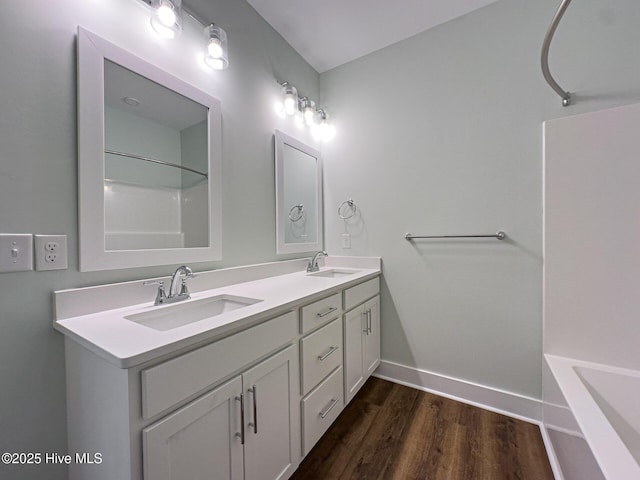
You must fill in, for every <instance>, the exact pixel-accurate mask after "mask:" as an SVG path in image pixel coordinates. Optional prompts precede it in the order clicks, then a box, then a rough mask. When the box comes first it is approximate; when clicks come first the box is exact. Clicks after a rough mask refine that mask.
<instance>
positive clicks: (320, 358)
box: [318, 345, 339, 362]
mask: <svg viewBox="0 0 640 480" xmlns="http://www.w3.org/2000/svg"><path fill="white" fill-rule="evenodd" d="M338 348H339V347H337V346H336V345H331V346H330V347H329V350H327V353H325V354H324V355H318V360H320V361H321V362H323V361H324V360H325V358H327V357H328V356H329V355H331V354H332V353H333V352H335V351H336V350H338Z"/></svg>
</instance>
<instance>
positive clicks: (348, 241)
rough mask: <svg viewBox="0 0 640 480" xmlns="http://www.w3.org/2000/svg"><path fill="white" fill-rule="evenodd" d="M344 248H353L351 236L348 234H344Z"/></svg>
mask: <svg viewBox="0 0 640 480" xmlns="http://www.w3.org/2000/svg"><path fill="white" fill-rule="evenodd" d="M342 248H351V235H349V234H348V233H343V234H342Z"/></svg>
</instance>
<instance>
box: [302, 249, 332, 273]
mask: <svg viewBox="0 0 640 480" xmlns="http://www.w3.org/2000/svg"><path fill="white" fill-rule="evenodd" d="M320 255H322V256H323V257H328V256H329V254H328V253H327V252H325V251H324V250H320V251H319V252H316V254H315V255H314V256H313V257H311V260H309V265H307V272H317V271H318V270H320V267H319V266H318V258H319V257H320Z"/></svg>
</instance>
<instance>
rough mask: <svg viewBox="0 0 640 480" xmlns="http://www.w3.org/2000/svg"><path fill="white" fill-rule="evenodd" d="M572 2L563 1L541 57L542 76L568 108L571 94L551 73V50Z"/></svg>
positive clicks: (545, 40) (548, 31) (552, 21)
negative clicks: (561, 22) (558, 29)
mask: <svg viewBox="0 0 640 480" xmlns="http://www.w3.org/2000/svg"><path fill="white" fill-rule="evenodd" d="M570 3H571V0H562V3H561V4H560V7H559V8H558V11H557V12H556V14H555V16H554V17H553V20H551V25H549V30H547V34H546V35H545V36H544V41H543V42H542V53H541V55H540V63H541V64H542V75H544V79H545V80H546V81H547V83H548V84H549V86H550V87H551V88H553V89H554V90H555V92H556V93H557V94H558V95H560V97H561V98H562V106H563V107H568V106H569V105H571V93H569V92H566V91H565V90H564V89H563V88H562V87H561V86H560V85H558V82H556V81H555V79H554V78H553V76H552V75H551V72H550V71H549V48H550V47H551V40H552V39H553V35H554V34H555V33H556V29H557V28H558V24H559V23H560V20H562V16H563V15H564V12H565V11H566V10H567V7H569V4H570Z"/></svg>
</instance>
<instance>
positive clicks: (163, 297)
mask: <svg viewBox="0 0 640 480" xmlns="http://www.w3.org/2000/svg"><path fill="white" fill-rule="evenodd" d="M142 284H143V285H158V293H157V294H156V300H155V301H154V302H153V304H154V305H160V304H161V303H164V302H165V301H166V300H167V294H166V292H165V291H164V280H149V281H146V282H142Z"/></svg>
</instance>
